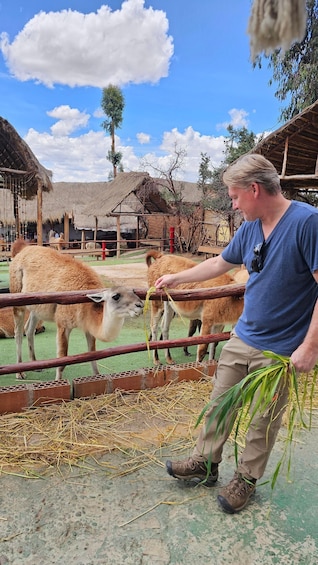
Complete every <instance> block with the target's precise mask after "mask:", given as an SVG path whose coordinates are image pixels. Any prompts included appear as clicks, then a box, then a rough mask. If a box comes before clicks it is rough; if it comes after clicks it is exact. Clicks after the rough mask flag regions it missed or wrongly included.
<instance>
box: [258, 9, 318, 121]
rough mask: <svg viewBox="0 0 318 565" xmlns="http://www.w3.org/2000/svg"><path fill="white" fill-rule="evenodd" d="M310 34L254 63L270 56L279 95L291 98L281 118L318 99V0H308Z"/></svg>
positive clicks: (287, 116)
mask: <svg viewBox="0 0 318 565" xmlns="http://www.w3.org/2000/svg"><path fill="white" fill-rule="evenodd" d="M306 9H307V24H306V34H305V37H304V39H303V40H302V41H301V42H300V43H295V44H294V45H293V46H292V47H291V49H289V50H288V51H286V53H285V54H281V52H280V50H275V51H274V53H272V54H271V55H262V56H259V57H257V59H256V62H255V63H254V66H255V65H257V66H258V67H259V68H261V66H262V59H263V58H264V59H268V66H269V68H271V69H272V71H273V78H272V79H271V80H270V84H273V82H276V83H277V85H278V86H277V90H276V92H275V96H276V98H278V100H280V101H285V100H286V101H287V105H286V106H285V107H284V108H282V110H281V114H280V120H282V121H283V122H286V121H288V120H290V119H291V118H293V117H294V116H295V115H297V114H299V112H301V111H302V110H304V109H305V108H306V107H307V106H310V104H312V103H313V102H315V101H316V100H317V99H318V75H317V66H318V0H307V4H306Z"/></svg>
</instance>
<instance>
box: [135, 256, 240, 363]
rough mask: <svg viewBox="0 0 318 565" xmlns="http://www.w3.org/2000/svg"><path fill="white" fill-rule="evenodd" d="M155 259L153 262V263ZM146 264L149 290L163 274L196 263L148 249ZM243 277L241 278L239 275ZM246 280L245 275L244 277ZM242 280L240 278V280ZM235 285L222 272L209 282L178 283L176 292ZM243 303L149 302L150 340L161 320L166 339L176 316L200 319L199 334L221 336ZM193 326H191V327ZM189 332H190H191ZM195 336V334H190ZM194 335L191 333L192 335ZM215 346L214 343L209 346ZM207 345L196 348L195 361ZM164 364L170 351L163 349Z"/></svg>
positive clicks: (232, 299) (169, 360)
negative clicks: (164, 351) (164, 355)
mask: <svg viewBox="0 0 318 565" xmlns="http://www.w3.org/2000/svg"><path fill="white" fill-rule="evenodd" d="M153 260H154V261H153ZM146 263H147V266H148V284H149V287H152V286H154V283H155V281H156V280H157V279H158V278H159V277H160V276H161V275H163V274H167V273H176V272H179V271H183V270H184V269H189V268H191V267H194V266H195V265H196V264H197V263H196V262H195V261H192V260H191V259H187V258H185V257H178V256H175V255H165V254H163V253H161V252H160V251H155V250H150V251H148V252H147V253H146ZM242 278H243V276H242ZM245 278H246V275H245ZM241 280H242V279H241ZM236 282H238V281H237V280H235V278H234V277H233V276H232V275H231V274H229V273H225V274H224V275H221V276H219V277H216V278H213V279H209V280H207V281H204V282H195V283H187V284H180V285H178V286H177V287H176V289H177V290H178V289H179V290H183V289H196V288H211V287H216V286H225V285H228V284H235V283H236ZM243 305H244V301H243V300H242V299H241V298H236V297H233V296H225V297H222V298H216V299H213V300H187V301H180V302H178V303H176V302H173V303H172V302H170V301H169V302H167V301H165V302H164V303H162V302H161V301H160V300H152V301H151V322H150V323H151V337H152V340H156V339H157V334H158V324H159V320H160V319H161V317H162V324H161V329H162V337H163V339H169V327H170V323H171V320H172V318H173V317H174V315H175V313H177V314H179V315H180V316H182V317H183V318H188V319H190V320H197V319H199V320H201V324H202V325H201V332H200V333H201V335H208V334H210V333H220V332H222V331H223V329H224V325H225V324H226V323H229V324H230V323H232V324H234V323H236V322H237V320H238V318H239V316H240V315H241V313H242V311H243ZM193 327H194V326H193ZM193 327H192V329H191V327H190V330H189V333H190V332H191V331H192V330H193ZM193 333H194V332H193ZM192 335H193V334H192ZM212 345H215V344H211V346H212ZM213 349H215V347H214V348H211V351H212V353H211V356H214V352H213ZM207 350H208V344H200V345H198V349H197V361H202V360H203V359H204V357H205V355H206V353H207ZM153 361H154V364H155V365H158V364H159V358H158V352H157V351H154V356H153ZM166 362H167V363H173V360H172V357H171V355H170V352H169V350H166Z"/></svg>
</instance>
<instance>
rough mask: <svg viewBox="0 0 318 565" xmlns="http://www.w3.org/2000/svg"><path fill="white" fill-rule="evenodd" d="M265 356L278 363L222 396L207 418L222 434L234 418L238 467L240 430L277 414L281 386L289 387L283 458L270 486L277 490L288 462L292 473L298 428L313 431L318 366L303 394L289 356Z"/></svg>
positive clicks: (306, 379) (305, 378) (268, 353)
mask: <svg viewBox="0 0 318 565" xmlns="http://www.w3.org/2000/svg"><path fill="white" fill-rule="evenodd" d="M263 354H264V356H265V357H267V358H270V359H273V360H275V362H274V363H272V364H271V365H269V366H267V367H262V368H260V369H257V370H255V371H253V372H252V373H249V374H248V375H247V376H246V377H245V378H244V379H242V380H241V381H240V382H239V383H238V384H236V385H234V386H233V387H231V388H230V389H229V390H227V391H226V392H225V393H223V394H221V395H220V396H219V397H218V398H217V399H214V400H213V403H215V402H216V401H217V406H216V407H215V408H214V409H213V411H212V412H211V414H210V415H209V417H208V418H207V421H206V427H207V428H209V426H211V424H212V422H214V420H216V421H217V425H216V433H222V432H223V430H224V427H225V423H226V421H227V419H228V416H229V414H232V415H233V416H232V417H233V423H234V453H235V460H236V464H237V463H238V449H239V442H238V437H239V432H240V430H241V428H242V427H243V425H244V427H245V433H246V432H247V431H248V428H249V426H250V424H251V422H253V419H254V418H255V416H256V414H265V413H267V412H268V413H271V412H272V411H273V412H274V411H275V410H274V409H275V405H276V403H277V400H278V395H279V390H280V387H281V386H282V384H287V386H288V400H287V411H286V412H287V424H286V427H287V434H286V438H285V440H284V449H283V455H282V457H281V458H280V460H279V461H278V464H277V466H276V469H275V471H274V474H273V477H272V480H271V487H272V488H274V486H275V483H276V480H277V476H278V474H279V471H280V469H281V467H282V465H283V463H284V462H285V461H286V460H287V468H288V473H289V471H290V468H291V448H292V442H293V437H294V432H295V429H296V428H299V427H303V428H306V429H310V428H311V425H312V408H313V398H314V390H315V385H316V381H317V374H318V367H317V366H316V367H315V369H314V371H313V377H310V376H309V374H304V375H302V377H303V378H302V384H303V386H302V391H300V387H299V383H298V376H297V373H296V370H295V367H294V366H293V364H292V363H291V361H290V359H289V357H284V356H281V355H276V354H275V353H273V352H271V351H264V352H263ZM308 404H309V410H308ZM210 407H211V403H208V404H207V405H206V406H205V407H204V408H203V410H202V412H201V414H200V415H199V418H198V420H197V423H196V426H198V425H199V424H200V423H201V421H202V419H203V417H204V415H205V414H206V412H207V411H208V410H209V408H210ZM308 412H309V415H308ZM270 425H271V422H269V426H270Z"/></svg>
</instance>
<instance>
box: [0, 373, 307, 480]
mask: <svg viewBox="0 0 318 565" xmlns="http://www.w3.org/2000/svg"><path fill="white" fill-rule="evenodd" d="M301 383H302V381H301V379H300V388H301V386H302V384H301ZM211 390H212V382H211V379H210V378H206V379H202V380H201V381H189V382H181V383H176V384H174V383H169V384H167V385H166V386H164V387H160V388H155V389H152V390H144V391H140V392H138V393H123V392H120V391H116V392H115V393H113V394H107V395H103V396H98V397H96V398H93V399H90V400H82V399H77V400H73V401H70V402H65V403H62V404H53V405H48V406H45V407H41V408H34V409H28V410H26V411H25V412H23V413H20V414H5V415H3V416H1V417H0V475H3V474H13V475H15V474H16V475H22V476H25V477H29V478H34V477H38V476H45V475H46V474H49V473H51V472H53V471H56V470H57V469H58V470H59V471H60V472H62V466H65V465H66V466H68V467H76V466H77V467H82V468H83V466H84V467H85V468H87V469H88V468H89V463H88V462H87V458H91V460H93V462H94V464H97V466H102V468H103V470H105V471H106V473H109V474H111V475H112V476H118V475H123V474H128V473H131V472H133V471H135V470H137V469H140V468H141V467H145V466H146V465H148V464H150V463H155V464H157V465H158V466H163V462H162V457H163V449H164V450H165V453H164V454H165V455H167V452H168V454H169V457H170V456H171V457H172V458H176V457H177V458H178V457H179V456H181V457H183V456H184V454H185V452H187V453H190V452H191V450H192V448H193V446H194V444H195V441H196V438H197V435H198V431H199V430H198V429H197V428H196V427H195V425H196V422H197V418H198V415H199V414H200V412H201V410H202V409H203V407H204V406H205V405H206V404H207V403H208V402H209V398H210V394H211ZM314 410H317V408H315V407H314V408H312V411H314ZM240 443H241V444H242V445H243V444H244V430H243V429H242V438H241V441H240ZM187 450H188V451H187ZM111 452H117V453H123V454H125V458H124V459H125V463H124V464H123V463H122V461H121V464H120V467H118V468H117V467H116V463H115V461H111V463H109V462H107V461H105V460H103V461H101V456H102V455H105V454H109V453H111ZM84 460H86V461H84ZM108 460H109V458H108ZM93 468H94V466H92V467H91V468H90V469H91V470H92V469H93Z"/></svg>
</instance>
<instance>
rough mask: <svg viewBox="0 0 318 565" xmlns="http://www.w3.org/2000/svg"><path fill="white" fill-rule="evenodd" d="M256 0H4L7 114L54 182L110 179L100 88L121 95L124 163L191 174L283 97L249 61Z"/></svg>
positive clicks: (260, 127)
mask: <svg viewBox="0 0 318 565" xmlns="http://www.w3.org/2000/svg"><path fill="white" fill-rule="evenodd" d="M250 13H251V0H239V1H238V0H223V2H220V1H216V0H201V1H200V2H194V1H193V0H191V1H190V0H149V1H148V0H145V1H143V0H126V1H125V2H120V1H117V0H109V1H108V3H104V4H103V3H101V2H98V1H95V0H89V2H88V1H87V0H86V1H84V0H68V1H63V0H54V1H53V0H46V1H45V2H43V0H32V1H31V2H30V0H23V1H22V0H4V1H3V0H2V2H1V0H0V92H1V112H0V114H1V116H2V117H3V118H5V119H7V120H8V121H9V122H10V123H11V124H12V125H13V127H15V129H16V130H17V132H18V133H19V134H20V135H21V137H23V138H24V139H25V140H26V142H27V143H28V144H29V146H30V147H31V149H32V150H33V152H34V153H35V155H36V156H37V158H38V159H39V161H40V162H41V164H43V165H44V166H46V167H47V168H49V169H50V170H52V172H53V181H56V182H57V181H102V180H108V175H109V172H110V171H111V165H110V163H109V162H108V161H107V160H106V155H107V152H108V150H109V148H110V139H109V136H108V135H107V134H106V133H105V131H104V130H103V129H102V127H101V122H102V121H103V115H102V114H101V108H100V102H101V98H102V88H103V87H107V86H108V84H110V83H112V84H117V85H118V86H119V87H120V88H121V90H122V92H123V95H124V97H125V110H124V114H123V124H122V127H121V129H119V130H117V137H116V147H117V150H119V151H121V152H122V154H123V165H124V170H125V171H131V170H144V169H146V170H148V171H149V172H150V173H151V174H154V168H159V169H161V170H165V169H166V168H167V167H168V166H169V162H170V160H171V155H173V152H174V148H175V147H177V148H178V149H182V150H185V152H186V156H185V158H184V161H183V165H182V168H181V170H180V174H179V178H182V179H184V180H190V181H196V180H197V176H198V167H199V163H200V154H201V153H207V154H208V155H209V156H210V158H211V163H212V164H213V165H216V166H217V165H218V164H219V163H220V162H221V160H222V156H223V149H224V136H226V135H227V131H226V127H227V125H228V124H230V123H231V124H233V126H234V127H241V126H246V127H247V128H248V129H249V130H252V131H253V132H254V133H263V132H265V131H267V132H268V131H273V130H275V129H277V128H278V127H279V126H280V125H281V124H279V123H278V118H279V113H280V102H279V101H278V100H277V99H276V98H275V96H274V92H275V86H271V87H270V86H269V85H268V82H269V79H270V78H271V73H270V71H269V70H268V69H267V64H266V62H265V63H264V65H263V68H262V69H261V70H259V69H255V70H254V69H253V67H252V64H251V61H250V43H249V41H250V38H249V36H248V35H247V31H246V30H247V25H248V20H249V17H250Z"/></svg>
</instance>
